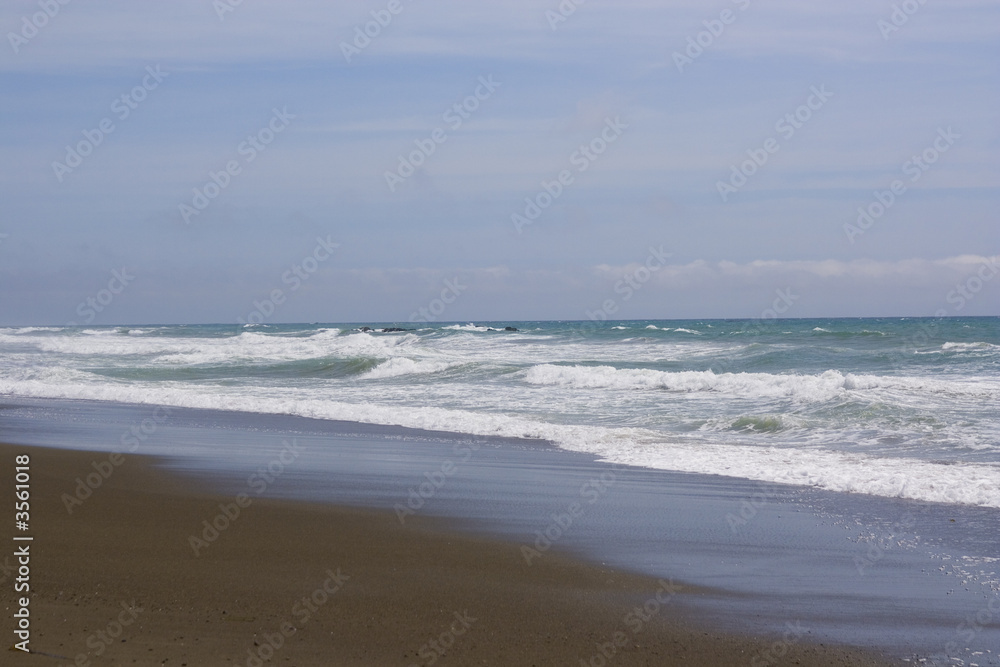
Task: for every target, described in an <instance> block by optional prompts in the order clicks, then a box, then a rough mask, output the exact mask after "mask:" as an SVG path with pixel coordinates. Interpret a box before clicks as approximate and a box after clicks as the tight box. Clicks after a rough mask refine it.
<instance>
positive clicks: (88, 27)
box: [0, 0, 1000, 326]
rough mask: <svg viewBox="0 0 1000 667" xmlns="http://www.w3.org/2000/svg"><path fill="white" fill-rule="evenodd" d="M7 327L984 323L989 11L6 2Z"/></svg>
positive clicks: (902, 5)
mask: <svg viewBox="0 0 1000 667" xmlns="http://www.w3.org/2000/svg"><path fill="white" fill-rule="evenodd" d="M0 32H2V33H3V35H4V40H3V43H2V44H0V100H2V104H0V109H2V112H0V146H2V156H3V158H2V160H0V201H2V202H3V205H2V207H0V326H22V325H46V324H48V325H63V324H68V323H75V324H80V325H85V324H154V323H165V324H169V323H236V322H244V321H251V322H260V321H263V322H270V323H279V322H366V321H371V322H408V321H418V320H420V321H433V320H438V321H487V320H490V321H503V320H507V321H510V320H537V319H546V320H556V319H561V320H580V319H588V318H590V319H602V318H604V317H609V318H611V319H671V318H722V317H733V318H736V317H748V318H756V317H767V316H773V315H774V314H780V315H781V316H783V317H855V316H934V315H938V316H940V315H963V316H966V315H998V314H1000V278H998V277H997V276H998V274H1000V234H998V224H997V222H998V215H997V211H998V209H1000V207H998V204H1000V141H998V138H1000V112H998V110H1000V76H998V68H1000V5H998V4H997V3H996V2H988V1H978V0H949V1H947V2H944V1H942V0H905V1H902V2H900V1H899V0H895V1H889V0H836V1H833V0H822V1H816V2H802V1H801V0H713V1H711V2H705V1H701V2H694V1H686V0H685V1H677V2H670V1H663V2H653V1H650V0H634V1H629V0H614V1H612V0H607V1H601V0H587V1H586V2H582V1H581V0H562V1H561V2H560V1H559V0H492V1H489V2H469V1H468V0H466V1H465V2H458V1H454V0H439V1H436V2H432V1H431V0H365V1H358V2H354V1H350V2H348V1H343V2H341V1H337V2H320V1H318V0H302V1H300V2H277V1H264V0H243V1H242V2H241V1H239V0H214V1H213V0H171V2H169V3H168V2H152V1H143V2H140V1H138V0H133V1H130V2H124V1H119V0H103V1H102V0H95V1H90V2H84V1H83V0H34V1H22V0H8V1H6V2H4V3H2V5H0Z"/></svg>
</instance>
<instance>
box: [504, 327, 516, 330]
mask: <svg viewBox="0 0 1000 667" xmlns="http://www.w3.org/2000/svg"><path fill="white" fill-rule="evenodd" d="M503 330H504V331H517V327H504V328H503Z"/></svg>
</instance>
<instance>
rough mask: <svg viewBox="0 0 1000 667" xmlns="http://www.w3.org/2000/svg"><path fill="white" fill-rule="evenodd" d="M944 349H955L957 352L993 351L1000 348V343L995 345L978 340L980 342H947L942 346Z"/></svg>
mask: <svg viewBox="0 0 1000 667" xmlns="http://www.w3.org/2000/svg"><path fill="white" fill-rule="evenodd" d="M941 349H942V350H955V351H956V352H992V351H994V350H1000V345H994V344H993V343H987V342H978V343H949V342H946V343H944V344H943V345H942V346H941Z"/></svg>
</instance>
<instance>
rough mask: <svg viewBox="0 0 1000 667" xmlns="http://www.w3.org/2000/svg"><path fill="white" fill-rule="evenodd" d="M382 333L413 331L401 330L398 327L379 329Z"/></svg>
mask: <svg viewBox="0 0 1000 667" xmlns="http://www.w3.org/2000/svg"><path fill="white" fill-rule="evenodd" d="M380 331H381V332H382V333H396V332H397V331H413V329H401V328H400V327H386V328H385V329H380Z"/></svg>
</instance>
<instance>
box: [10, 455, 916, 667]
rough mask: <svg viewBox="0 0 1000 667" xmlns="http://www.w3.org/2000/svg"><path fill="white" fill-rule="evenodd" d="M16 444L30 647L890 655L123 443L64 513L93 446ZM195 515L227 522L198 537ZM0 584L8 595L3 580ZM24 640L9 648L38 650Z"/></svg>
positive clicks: (375, 658) (505, 656) (726, 659)
mask: <svg viewBox="0 0 1000 667" xmlns="http://www.w3.org/2000/svg"><path fill="white" fill-rule="evenodd" d="M20 453H28V454H29V455H30V457H31V464H30V468H31V477H32V479H31V491H32V499H33V503H32V522H33V523H32V525H33V526H37V528H34V527H33V528H32V532H33V536H34V537H35V541H34V542H33V543H32V550H33V551H32V554H33V557H32V561H31V587H32V592H31V603H30V605H31V607H30V608H31V610H32V629H33V631H32V636H31V643H30V647H31V649H32V650H34V651H36V652H40V653H45V654H48V655H50V656H61V658H57V659H59V660H61V661H60V662H59V663H58V664H73V662H74V661H76V660H77V659H78V656H83V657H81V658H79V660H80V663H79V664H86V663H88V662H89V663H92V664H111V665H115V664H135V663H133V661H135V662H136V663H138V664H179V665H182V666H183V665H191V666H192V667H193V666H195V665H203V664H241V665H242V664H247V665H251V666H252V665H255V664H257V663H256V661H255V660H254V658H253V656H254V655H256V656H257V657H258V658H261V657H264V656H266V655H267V654H268V653H275V654H276V655H275V657H274V658H273V659H274V663H275V664H283V663H284V662H285V660H286V658H287V659H288V660H291V661H293V662H292V664H298V665H312V664H316V665H320V664H322V665H330V664H403V665H413V664H416V665H422V664H431V662H436V661H437V658H444V659H445V662H443V663H442V664H447V661H450V662H451V664H470V663H472V662H477V663H478V664H482V661H486V664H531V662H532V661H535V662H536V663H537V664H566V665H579V664H581V661H584V664H588V661H589V662H591V663H592V664H602V663H601V660H602V659H603V660H604V661H606V662H608V661H613V663H614V664H621V665H630V664H647V662H648V661H652V660H655V661H656V662H657V663H658V664H672V661H676V664H690V665H702V664H704V665H718V664H744V663H746V664H750V661H751V660H753V659H754V658H755V657H757V658H759V660H758V664H763V663H761V660H763V661H765V662H766V663H767V664H795V660H800V661H802V663H803V664H815V665H819V664H831V665H833V664H837V665H881V664H898V663H893V662H890V661H888V660H887V659H881V658H878V657H877V656H876V655H875V654H874V653H870V652H864V651H860V650H857V649H852V648H846V647H832V646H821V645H811V644H809V643H808V642H807V641H804V640H802V639H801V638H799V637H795V636H794V634H790V635H789V637H788V638H789V639H791V640H792V641H787V642H786V641H784V640H782V639H781V638H780V637H776V638H749V637H741V636H739V635H733V634H725V633H721V632H720V633H710V632H706V630H705V629H704V628H703V627H700V626H693V625H690V624H689V623H687V622H686V621H685V620H684V619H683V617H682V615H680V614H678V613H677V611H676V609H674V608H673V605H672V604H671V603H672V602H673V600H674V598H675V597H676V598H683V597H685V596H690V595H698V594H699V591H698V590H697V589H696V588H694V587H691V586H684V585H682V584H679V583H677V582H673V581H670V580H660V579H655V578H652V577H644V576H640V575H635V574H629V573H625V572H621V571H617V570H614V569H611V568H605V567H600V566H594V565H589V564H585V563H582V562H578V561H575V560H572V559H569V558H566V557H564V556H562V555H559V554H555V553H552V554H546V557H545V558H544V559H540V560H539V561H537V562H536V563H534V564H533V565H532V567H530V568H526V567H523V565H522V563H521V562H519V561H520V558H521V554H520V549H519V547H518V545H516V544H512V543H506V542H501V541H497V540H490V539H486V538H482V537H477V536H469V535H464V534H459V533H455V532H452V531H450V530H446V528H445V526H446V522H443V521H441V520H438V519H433V518H426V517H413V521H412V523H411V522H408V524H407V525H405V526H403V525H400V524H399V523H398V522H397V521H396V517H395V516H393V515H392V514H391V513H389V512H385V511H381V512H380V511H374V510H362V509H356V508H345V507H338V506H332V505H324V504H319V503H309V502H302V501H287V500H278V499H269V498H259V499H258V498H254V499H253V502H252V504H251V505H248V506H247V507H244V508H242V509H241V510H240V513H239V514H236V513H235V510H234V509H233V504H234V498H233V496H232V495H229V494H219V493H217V492H215V491H214V490H212V489H210V488H207V487H206V486H204V484H203V482H201V481H195V480H192V479H190V478H187V477H184V476H181V475H177V474H174V473H171V472H167V471H164V470H162V467H163V461H162V460H159V459H156V458H149V457H142V456H137V455H133V456H130V459H129V461H128V464H127V465H128V473H127V474H120V475H114V476H111V477H109V478H108V479H107V480H106V482H105V483H104V485H102V486H101V487H100V488H99V489H97V490H95V491H94V493H93V495H92V496H90V497H88V498H87V500H86V503H85V504H84V505H83V506H80V507H78V508H75V509H74V510H73V513H72V514H70V513H68V511H67V509H66V508H65V506H64V504H63V503H62V502H61V500H60V494H61V493H63V489H64V488H66V486H67V485H70V486H71V485H72V484H73V482H74V480H75V479H76V478H77V477H79V476H80V474H81V471H83V470H87V469H88V468H91V469H93V461H94V455H93V453H88V452H76V451H71V450H57V449H47V448H39V447H24V446H12V445H0V460H2V461H3V466H2V467H3V468H4V473H5V476H9V475H8V473H9V474H10V475H12V474H13V470H12V466H13V461H14V456H15V455H16V454H20ZM219 505H222V506H223V507H222V508H220V507H219ZM227 511H228V513H229V514H230V515H232V518H231V519H230V520H229V522H228V525H227V522H225V521H221V520H218V521H217V520H216V517H218V516H219V515H220V514H223V513H226V512H227ZM202 521H206V522H207V521H211V522H213V523H216V524H217V526H218V527H219V528H222V531H221V532H219V534H218V536H217V537H216V538H215V539H214V540H213V541H212V542H211V544H210V546H209V547H208V548H205V549H204V550H202V551H201V552H200V553H198V555H194V554H193V550H192V548H191V545H190V541H189V538H190V537H191V535H192V534H193V532H194V531H195V529H196V528H197V526H198V525H199V523H200V522H202ZM201 525H202V526H205V525H207V524H205V523H201ZM223 526H225V527H224V528H223ZM0 601H2V603H3V606H4V607H5V609H7V610H10V609H11V606H12V604H13V600H12V593H11V592H10V589H9V588H7V587H4V594H3V596H2V597H0ZM643 607H645V609H646V611H645V612H644V611H642V609H643ZM637 609H638V610H639V611H638V613H637V612H636V610H637ZM650 612H651V613H650ZM5 615H7V616H8V623H10V620H11V619H10V615H9V614H5ZM636 630H638V631H636ZM792 630H794V628H793V629H792ZM790 632H791V631H790ZM463 635H465V636H464V637H463ZM432 642H435V643H432ZM445 644H448V645H449V648H447V649H444V645H445ZM435 645H436V646H437V647H438V648H434V646H435ZM268 647H270V648H271V651H269V650H268ZM602 647H603V650H604V653H605V655H606V656H608V655H609V656H610V657H604V658H602V657H601V655H600V654H601V650H602ZM438 649H444V653H443V654H440V655H439V654H438ZM767 651H771V652H772V653H765V652H767ZM778 651H780V652H781V653H782V654H783V656H782V657H781V658H780V659H777V656H776V655H772V654H774V653H777V652H778ZM19 653H20V652H17V651H15V652H12V653H10V654H8V655H10V656H12V657H13V660H12V664H38V662H37V656H34V655H32V656H31V657H28V656H27V655H24V654H23V653H20V655H19ZM435 655H437V658H435V657H434V656H435ZM594 656H597V657H594ZM772 657H774V658H775V659H776V661H775V660H770V658H772Z"/></svg>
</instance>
